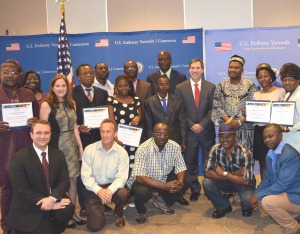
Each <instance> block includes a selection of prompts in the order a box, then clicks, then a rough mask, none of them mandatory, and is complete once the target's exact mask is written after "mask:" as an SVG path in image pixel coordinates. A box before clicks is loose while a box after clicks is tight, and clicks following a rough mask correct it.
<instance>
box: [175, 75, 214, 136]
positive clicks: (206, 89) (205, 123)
mask: <svg viewBox="0 0 300 234" xmlns="http://www.w3.org/2000/svg"><path fill="white" fill-rule="evenodd" d="M215 89H216V86H215V85H214V84H213V83H211V82H208V81H206V80H202V81H201V93H200V100H199V106H198V108H197V107H196V104H195V100H194V95H193V90H192V87H191V82H190V80H187V81H185V82H183V83H181V84H179V85H177V87H176V91H175V95H176V96H178V97H179V98H180V99H181V100H182V103H183V106H184V109H185V114H186V118H187V126H188V129H189V130H190V129H191V127H192V126H193V125H194V124H195V123H198V124H200V125H201V126H202V127H203V128H204V130H203V131H202V133H203V134H205V136H206V137H215V128H214V124H213V122H212V121H211V111H212V106H213V95H214V91H215ZM190 131H191V130H190Z"/></svg>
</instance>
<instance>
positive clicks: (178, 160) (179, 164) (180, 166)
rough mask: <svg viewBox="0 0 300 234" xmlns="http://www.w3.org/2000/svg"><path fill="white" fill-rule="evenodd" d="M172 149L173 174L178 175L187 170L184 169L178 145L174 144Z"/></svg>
mask: <svg viewBox="0 0 300 234" xmlns="http://www.w3.org/2000/svg"><path fill="white" fill-rule="evenodd" d="M173 147H174V149H173V150H174V152H173V153H172V155H173V156H174V157H176V161H175V170H174V172H175V174H178V173H179V172H182V171H186V170H187V168H186V165H185V162H184V159H183V156H182V153H181V147H180V145H178V144H177V143H176V145H174V146H173Z"/></svg>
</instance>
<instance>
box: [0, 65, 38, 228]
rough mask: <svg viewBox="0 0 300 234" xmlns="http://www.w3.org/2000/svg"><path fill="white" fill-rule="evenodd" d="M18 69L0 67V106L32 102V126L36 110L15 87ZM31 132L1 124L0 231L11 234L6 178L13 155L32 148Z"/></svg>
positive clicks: (30, 98) (27, 96) (26, 93)
mask: <svg viewBox="0 0 300 234" xmlns="http://www.w3.org/2000/svg"><path fill="white" fill-rule="evenodd" d="M20 72H21V66H20V64H19V62H18V61H16V60H6V61H4V62H3V63H2V64H1V66H0V77H1V84H0V104H8V103H21V102H31V103H32V109H33V117H32V118H29V119H28V120H27V124H28V125H31V124H32V123H33V122H35V121H36V120H37V116H38V114H39V113H38V111H39V106H38V103H37V101H36V99H35V97H34V94H33V93H32V92H31V91H30V90H29V89H25V88H23V87H20V86H19V85H18V79H19V76H20ZM31 142H32V141H31V138H30V128H29V127H26V126H25V127H21V128H10V124H9V122H6V121H2V120H0V188H1V228H2V230H3V231H4V233H10V229H11V227H10V225H9V224H8V220H7V219H8V211H9V206H10V202H11V196H12V188H11V185H10V182H9V178H8V168H9V164H10V161H11V158H12V155H13V154H14V153H15V152H17V151H19V150H21V149H23V148H25V147H27V146H29V145H30V144H31Z"/></svg>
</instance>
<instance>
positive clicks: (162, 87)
mask: <svg viewBox="0 0 300 234" xmlns="http://www.w3.org/2000/svg"><path fill="white" fill-rule="evenodd" d="M156 87H157V92H158V93H159V94H164V95H165V94H167V93H168V92H169V89H170V80H169V79H168V78H166V77H163V78H159V79H158V80H157V82H156Z"/></svg>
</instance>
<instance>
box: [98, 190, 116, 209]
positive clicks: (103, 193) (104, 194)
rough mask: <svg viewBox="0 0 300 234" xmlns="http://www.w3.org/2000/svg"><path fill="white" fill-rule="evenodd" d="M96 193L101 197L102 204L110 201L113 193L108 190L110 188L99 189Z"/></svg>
mask: <svg viewBox="0 0 300 234" xmlns="http://www.w3.org/2000/svg"><path fill="white" fill-rule="evenodd" d="M97 195H98V197H99V198H100V199H101V201H102V204H103V205H104V204H109V203H111V199H112V195H113V193H112V191H110V189H108V188H105V189H100V190H99V191H98V193H97Z"/></svg>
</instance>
